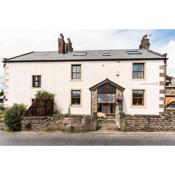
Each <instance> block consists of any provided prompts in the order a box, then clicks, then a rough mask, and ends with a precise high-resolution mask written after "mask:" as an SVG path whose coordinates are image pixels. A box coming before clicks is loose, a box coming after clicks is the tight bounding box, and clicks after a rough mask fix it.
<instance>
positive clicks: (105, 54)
mask: <svg viewBox="0 0 175 175" xmlns="http://www.w3.org/2000/svg"><path fill="white" fill-rule="evenodd" d="M102 56H111V54H110V53H107V52H104V53H103V55H102Z"/></svg>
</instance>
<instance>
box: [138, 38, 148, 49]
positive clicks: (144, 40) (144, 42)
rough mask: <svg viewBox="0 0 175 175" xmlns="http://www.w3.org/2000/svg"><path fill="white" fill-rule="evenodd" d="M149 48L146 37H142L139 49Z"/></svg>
mask: <svg viewBox="0 0 175 175" xmlns="http://www.w3.org/2000/svg"><path fill="white" fill-rule="evenodd" d="M149 46H150V42H149V38H148V35H144V36H143V37H142V40H141V43H140V46H139V49H147V50H148V49H149Z"/></svg>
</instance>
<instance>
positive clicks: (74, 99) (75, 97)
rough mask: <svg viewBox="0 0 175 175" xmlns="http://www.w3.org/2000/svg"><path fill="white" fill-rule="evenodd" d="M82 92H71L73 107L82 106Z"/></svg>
mask: <svg viewBox="0 0 175 175" xmlns="http://www.w3.org/2000/svg"><path fill="white" fill-rule="evenodd" d="M80 94H81V92H80V90H72V91H71V105H80V101H81V99H80Z"/></svg>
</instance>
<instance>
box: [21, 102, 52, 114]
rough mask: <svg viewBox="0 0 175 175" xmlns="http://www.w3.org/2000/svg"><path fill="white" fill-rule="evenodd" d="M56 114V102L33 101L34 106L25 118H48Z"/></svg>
mask: <svg viewBox="0 0 175 175" xmlns="http://www.w3.org/2000/svg"><path fill="white" fill-rule="evenodd" d="M53 112H54V100H53V99H52V100H40V99H32V105H31V106H30V107H29V109H28V110H27V111H26V112H25V114H24V116H48V115H49V114H51V113H53Z"/></svg>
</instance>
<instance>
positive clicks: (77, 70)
mask: <svg viewBox="0 0 175 175" xmlns="http://www.w3.org/2000/svg"><path fill="white" fill-rule="evenodd" d="M71 78H72V79H81V65H80V64H73V65H72V71H71Z"/></svg>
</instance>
